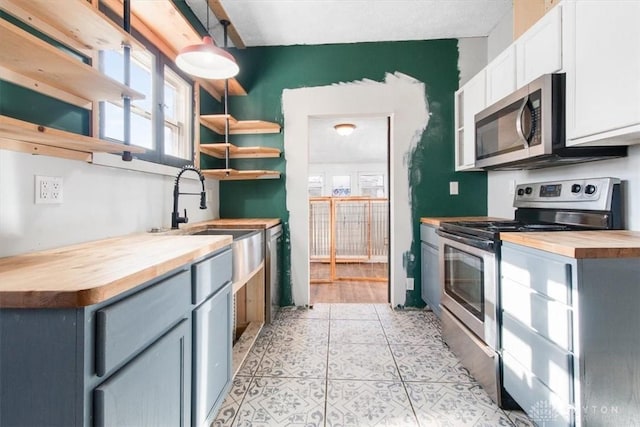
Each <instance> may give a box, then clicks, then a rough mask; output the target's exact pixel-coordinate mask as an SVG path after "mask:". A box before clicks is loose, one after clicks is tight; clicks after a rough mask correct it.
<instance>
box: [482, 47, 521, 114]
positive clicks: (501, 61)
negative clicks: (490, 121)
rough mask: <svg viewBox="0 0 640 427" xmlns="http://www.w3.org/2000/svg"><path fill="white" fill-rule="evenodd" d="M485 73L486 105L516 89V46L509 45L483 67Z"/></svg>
mask: <svg viewBox="0 0 640 427" xmlns="http://www.w3.org/2000/svg"><path fill="white" fill-rule="evenodd" d="M485 70H486V73H487V105H491V104H493V103H494V102H496V101H498V100H500V99H502V98H504V97H505V96H507V95H509V94H510V93H512V92H513V91H515V90H516V48H515V45H513V44H512V45H511V46H509V47H508V48H507V49H506V50H505V51H504V52H502V53H501V54H500V55H498V56H497V57H496V58H495V59H494V60H493V61H491V62H490V63H489V65H487V67H486V68H485Z"/></svg>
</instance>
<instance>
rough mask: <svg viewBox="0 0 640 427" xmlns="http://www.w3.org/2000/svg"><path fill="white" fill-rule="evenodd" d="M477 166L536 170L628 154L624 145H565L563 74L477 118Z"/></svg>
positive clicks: (538, 81) (545, 77)
mask: <svg viewBox="0 0 640 427" xmlns="http://www.w3.org/2000/svg"><path fill="white" fill-rule="evenodd" d="M475 130H476V132H475V136H476V141H475V142H476V150H475V151H476V159H475V165H476V167H479V168H483V169H488V170H516V169H536V168H543V167H549V166H558V165H562V164H570V163H581V162H588V161H593V160H603V159H609V158H614V157H624V156H626V155H627V147H624V146H608V147H591V146H589V147H566V145H565V75H564V74H545V75H543V76H541V77H539V78H538V79H536V80H534V81H532V82H531V83H529V84H528V85H526V86H524V87H522V88H520V89H518V90H517V91H516V92H514V93H512V94H511V95H508V96H506V97H505V98H503V99H501V100H500V101H498V102H496V103H495V104H493V105H491V106H490V107H487V108H486V109H485V110H483V111H482V112H480V113H478V114H476V116H475Z"/></svg>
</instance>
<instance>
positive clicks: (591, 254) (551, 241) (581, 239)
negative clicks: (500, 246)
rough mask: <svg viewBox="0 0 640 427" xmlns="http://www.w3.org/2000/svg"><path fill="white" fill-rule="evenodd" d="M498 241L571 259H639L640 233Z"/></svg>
mask: <svg viewBox="0 0 640 427" xmlns="http://www.w3.org/2000/svg"><path fill="white" fill-rule="evenodd" d="M500 239H501V240H502V241H503V242H511V243H516V244H519V245H522V246H527V247H530V248H534V249H540V250H543V251H547V252H551V253H554V254H558V255H564V256H568V257H571V258H640V231H628V230H606V231H547V232H531V233H500Z"/></svg>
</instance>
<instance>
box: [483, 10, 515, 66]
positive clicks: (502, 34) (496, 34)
mask: <svg viewBox="0 0 640 427" xmlns="http://www.w3.org/2000/svg"><path fill="white" fill-rule="evenodd" d="M512 42H513V11H512V10H510V11H509V12H508V13H505V15H504V16H503V17H502V19H501V20H500V21H499V22H498V24H497V25H496V26H495V27H494V28H493V30H491V32H490V33H489V37H488V39H487V59H488V62H491V61H492V60H493V59H494V58H495V57H496V56H498V55H499V54H500V53H502V51H503V50H505V49H506V48H507V46H509V45H510V44H511V43H512Z"/></svg>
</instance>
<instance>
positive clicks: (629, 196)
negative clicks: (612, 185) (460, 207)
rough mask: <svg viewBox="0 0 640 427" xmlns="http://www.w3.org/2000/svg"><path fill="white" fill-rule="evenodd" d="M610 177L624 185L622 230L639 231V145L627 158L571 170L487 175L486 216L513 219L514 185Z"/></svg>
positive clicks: (565, 168)
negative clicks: (512, 189)
mask: <svg viewBox="0 0 640 427" xmlns="http://www.w3.org/2000/svg"><path fill="white" fill-rule="evenodd" d="M590 177H591V178H596V177H614V178H620V179H621V180H623V182H624V188H625V193H624V198H625V210H624V217H625V219H626V228H628V229H630V230H640V145H636V146H631V147H629V156H628V157H625V158H622V159H614V160H602V161H596V162H589V163H583V164H579V165H571V166H559V167H552V168H547V169H540V170H532V171H514V172H512V171H504V172H489V174H488V206H489V212H488V213H489V215H491V216H498V217H504V218H513V208H512V204H513V192H512V191H509V189H510V188H511V187H510V183H511V181H513V180H515V182H516V183H524V182H538V181H550V180H555V179H572V178H590Z"/></svg>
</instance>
